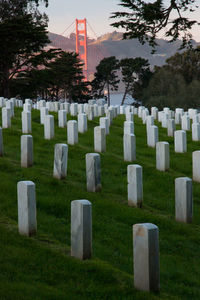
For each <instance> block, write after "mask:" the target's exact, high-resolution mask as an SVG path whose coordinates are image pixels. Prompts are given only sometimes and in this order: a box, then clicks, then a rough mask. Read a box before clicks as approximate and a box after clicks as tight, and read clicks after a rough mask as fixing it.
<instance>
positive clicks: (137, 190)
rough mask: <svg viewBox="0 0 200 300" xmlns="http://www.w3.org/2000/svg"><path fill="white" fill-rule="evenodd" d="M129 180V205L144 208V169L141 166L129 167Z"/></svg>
mask: <svg viewBox="0 0 200 300" xmlns="http://www.w3.org/2000/svg"><path fill="white" fill-rule="evenodd" d="M127 179H128V205H129V206H136V207H142V200H143V181H142V167H141V166H140V165H129V166H128V167H127Z"/></svg>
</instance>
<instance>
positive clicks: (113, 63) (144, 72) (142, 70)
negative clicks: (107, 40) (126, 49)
mask: <svg viewBox="0 0 200 300" xmlns="http://www.w3.org/2000/svg"><path fill="white" fill-rule="evenodd" d="M96 70H97V71H96V73H95V74H94V76H95V78H94V80H93V81H92V83H91V85H92V95H93V96H94V97H103V96H104V94H105V91H106V92H107V99H108V105H110V91H117V90H118V84H119V82H120V79H119V78H121V80H122V82H123V83H124V95H123V97H122V102H121V104H122V105H123V104H124V101H125V98H126V96H127V95H128V94H129V95H131V96H133V97H134V98H135V99H136V98H137V99H139V95H138V92H139V91H140V90H141V89H142V87H144V86H146V81H145V78H149V76H150V74H151V71H150V69H149V63H148V61H147V60H146V59H143V58H141V57H136V58H124V59H122V60H121V61H119V60H118V59H116V57H115V56H111V57H106V58H104V59H102V60H101V61H100V63H99V65H98V66H97V68H96Z"/></svg>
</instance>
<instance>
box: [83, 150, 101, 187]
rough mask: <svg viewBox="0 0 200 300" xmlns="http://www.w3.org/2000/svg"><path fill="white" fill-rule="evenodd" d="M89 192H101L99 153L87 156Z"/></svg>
mask: <svg viewBox="0 0 200 300" xmlns="http://www.w3.org/2000/svg"><path fill="white" fill-rule="evenodd" d="M86 178H87V191H88V192H99V191H101V163H100V155H99V154H98V153H87V154H86Z"/></svg>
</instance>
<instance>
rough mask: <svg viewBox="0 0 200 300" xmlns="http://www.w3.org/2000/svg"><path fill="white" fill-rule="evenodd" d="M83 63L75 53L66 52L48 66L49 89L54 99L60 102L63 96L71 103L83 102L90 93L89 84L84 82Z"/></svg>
mask: <svg viewBox="0 0 200 300" xmlns="http://www.w3.org/2000/svg"><path fill="white" fill-rule="evenodd" d="M82 67H83V63H82V62H81V61H80V59H79V58H78V54H77V53H74V52H64V51H62V53H61V54H60V56H59V57H58V58H56V59H55V61H53V62H51V63H50V64H49V65H48V72H49V77H50V78H51V85H50V87H49V91H50V94H51V96H52V98H55V99H56V100H58V96H59V95H60V94H62V95H63V96H64V97H65V98H68V99H69V100H70V101H73V100H77V101H79V102H80V101H81V100H83V99H84V98H85V97H86V94H87V93H88V89H87V85H88V83H87V82H85V81H84V76H83V68H82Z"/></svg>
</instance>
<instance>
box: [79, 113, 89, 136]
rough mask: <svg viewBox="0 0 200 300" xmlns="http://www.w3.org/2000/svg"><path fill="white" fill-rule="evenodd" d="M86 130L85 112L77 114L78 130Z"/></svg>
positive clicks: (82, 131) (81, 131)
mask: <svg viewBox="0 0 200 300" xmlns="http://www.w3.org/2000/svg"><path fill="white" fill-rule="evenodd" d="M86 131H87V116H86V114H84V113H83V114H78V132H80V133H84V132H86Z"/></svg>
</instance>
